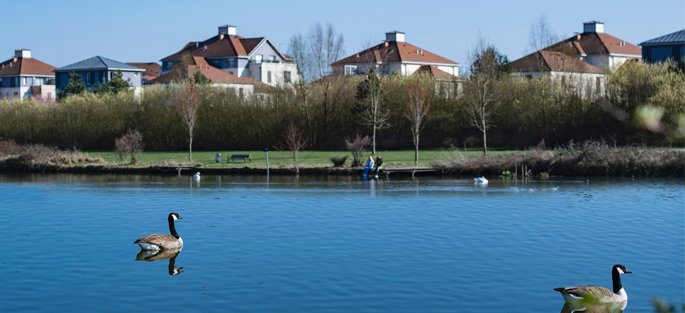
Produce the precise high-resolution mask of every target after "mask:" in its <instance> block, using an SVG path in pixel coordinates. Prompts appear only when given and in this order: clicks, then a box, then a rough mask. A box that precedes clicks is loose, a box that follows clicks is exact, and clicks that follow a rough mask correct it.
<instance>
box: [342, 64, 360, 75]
mask: <svg viewBox="0 0 685 313" xmlns="http://www.w3.org/2000/svg"><path fill="white" fill-rule="evenodd" d="M354 74H357V66H356V65H345V75H354Z"/></svg>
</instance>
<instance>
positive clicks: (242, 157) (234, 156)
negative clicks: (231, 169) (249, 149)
mask: <svg viewBox="0 0 685 313" xmlns="http://www.w3.org/2000/svg"><path fill="white" fill-rule="evenodd" d="M234 160H243V163H245V162H247V160H250V162H252V159H250V155H249V154H232V155H231V156H230V157H228V158H226V163H230V162H232V161H234Z"/></svg>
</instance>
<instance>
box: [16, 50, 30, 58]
mask: <svg viewBox="0 0 685 313" xmlns="http://www.w3.org/2000/svg"><path fill="white" fill-rule="evenodd" d="M14 57H15V58H26V59H30V58H31V50H29V49H17V50H14Z"/></svg>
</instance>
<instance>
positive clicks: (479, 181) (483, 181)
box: [473, 176, 488, 185]
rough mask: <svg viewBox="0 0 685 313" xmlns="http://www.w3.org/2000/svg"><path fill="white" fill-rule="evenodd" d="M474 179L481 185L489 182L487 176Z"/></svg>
mask: <svg viewBox="0 0 685 313" xmlns="http://www.w3.org/2000/svg"><path fill="white" fill-rule="evenodd" d="M473 181H474V182H475V183H476V184H479V185H487V184H488V180H487V179H485V176H482V177H478V178H474V179H473Z"/></svg>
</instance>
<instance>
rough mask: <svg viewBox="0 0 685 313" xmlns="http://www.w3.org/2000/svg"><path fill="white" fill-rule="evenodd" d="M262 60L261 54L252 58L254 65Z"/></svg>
mask: <svg viewBox="0 0 685 313" xmlns="http://www.w3.org/2000/svg"><path fill="white" fill-rule="evenodd" d="M262 58H263V56H262V55H261V54H257V55H255V56H254V61H255V63H262Z"/></svg>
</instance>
